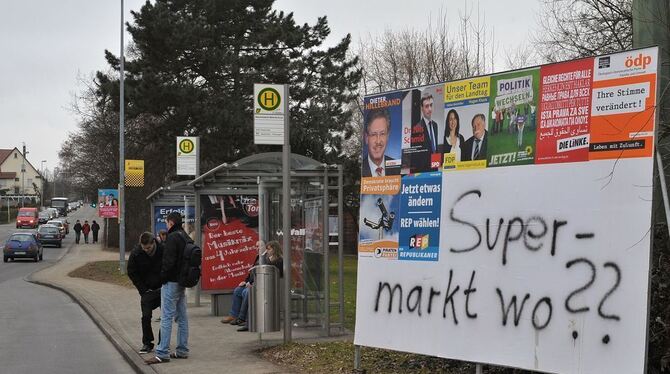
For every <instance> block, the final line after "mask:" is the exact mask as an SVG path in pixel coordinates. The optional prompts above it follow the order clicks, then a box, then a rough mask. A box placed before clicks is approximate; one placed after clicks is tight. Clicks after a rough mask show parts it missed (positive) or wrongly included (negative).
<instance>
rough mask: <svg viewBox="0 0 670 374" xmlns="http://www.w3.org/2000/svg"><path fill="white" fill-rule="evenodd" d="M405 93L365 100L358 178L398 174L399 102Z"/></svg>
mask: <svg viewBox="0 0 670 374" xmlns="http://www.w3.org/2000/svg"><path fill="white" fill-rule="evenodd" d="M406 96H407V92H394V93H390V94H384V95H379V96H373V97H369V98H366V99H365V102H364V106H365V111H364V115H365V119H364V121H365V125H364V128H363V131H362V133H363V159H362V166H363V167H362V171H361V176H362V177H364V178H365V177H382V176H385V175H398V174H400V165H401V153H402V151H401V138H402V121H403V105H402V103H403V101H404V100H405V98H406Z"/></svg>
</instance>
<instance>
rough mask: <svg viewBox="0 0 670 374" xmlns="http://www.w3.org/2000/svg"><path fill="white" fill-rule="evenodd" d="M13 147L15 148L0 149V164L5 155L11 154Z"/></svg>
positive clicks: (5, 157)
mask: <svg viewBox="0 0 670 374" xmlns="http://www.w3.org/2000/svg"><path fill="white" fill-rule="evenodd" d="M14 149H16V148H13V149H0V165H2V163H3V162H5V160H6V159H7V157H9V155H11V154H12V152H14Z"/></svg>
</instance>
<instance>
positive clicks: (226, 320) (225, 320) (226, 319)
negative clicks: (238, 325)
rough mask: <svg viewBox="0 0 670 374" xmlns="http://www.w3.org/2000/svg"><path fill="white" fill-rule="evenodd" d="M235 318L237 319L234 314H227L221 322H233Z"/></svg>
mask: <svg viewBox="0 0 670 374" xmlns="http://www.w3.org/2000/svg"><path fill="white" fill-rule="evenodd" d="M234 320H235V317H233V316H227V317H223V319H222V320H221V323H231V322H233V321H234Z"/></svg>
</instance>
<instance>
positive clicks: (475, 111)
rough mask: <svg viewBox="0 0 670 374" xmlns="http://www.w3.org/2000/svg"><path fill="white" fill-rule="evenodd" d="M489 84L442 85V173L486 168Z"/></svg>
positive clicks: (483, 79)
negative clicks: (443, 118) (443, 134)
mask: <svg viewBox="0 0 670 374" xmlns="http://www.w3.org/2000/svg"><path fill="white" fill-rule="evenodd" d="M490 84H491V79H490V78H489V77H479V78H472V79H464V80H461V81H456V82H448V83H445V85H444V110H445V113H446V115H445V118H446V120H445V136H444V145H443V157H442V168H443V170H445V171H446V170H459V169H473V168H485V167H486V152H487V149H486V147H485V145H486V143H485V139H486V128H487V120H488V121H490V120H491V119H490V117H489V118H488V119H487V113H488V110H489V93H490ZM486 141H488V140H486Z"/></svg>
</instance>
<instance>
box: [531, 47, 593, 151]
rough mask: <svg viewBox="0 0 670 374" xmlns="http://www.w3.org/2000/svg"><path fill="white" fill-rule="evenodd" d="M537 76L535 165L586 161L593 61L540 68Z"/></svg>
mask: <svg viewBox="0 0 670 374" xmlns="http://www.w3.org/2000/svg"><path fill="white" fill-rule="evenodd" d="M540 76H541V80H540V113H539V122H538V129H537V140H536V142H537V143H536V144H537V156H536V158H535V163H537V164H548V163H558V162H578V161H588V159H589V144H590V135H589V133H590V124H591V86H592V80H593V59H592V58H586V59H582V60H576V61H569V62H563V63H559V64H553V65H546V66H542V68H541V69H540Z"/></svg>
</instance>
